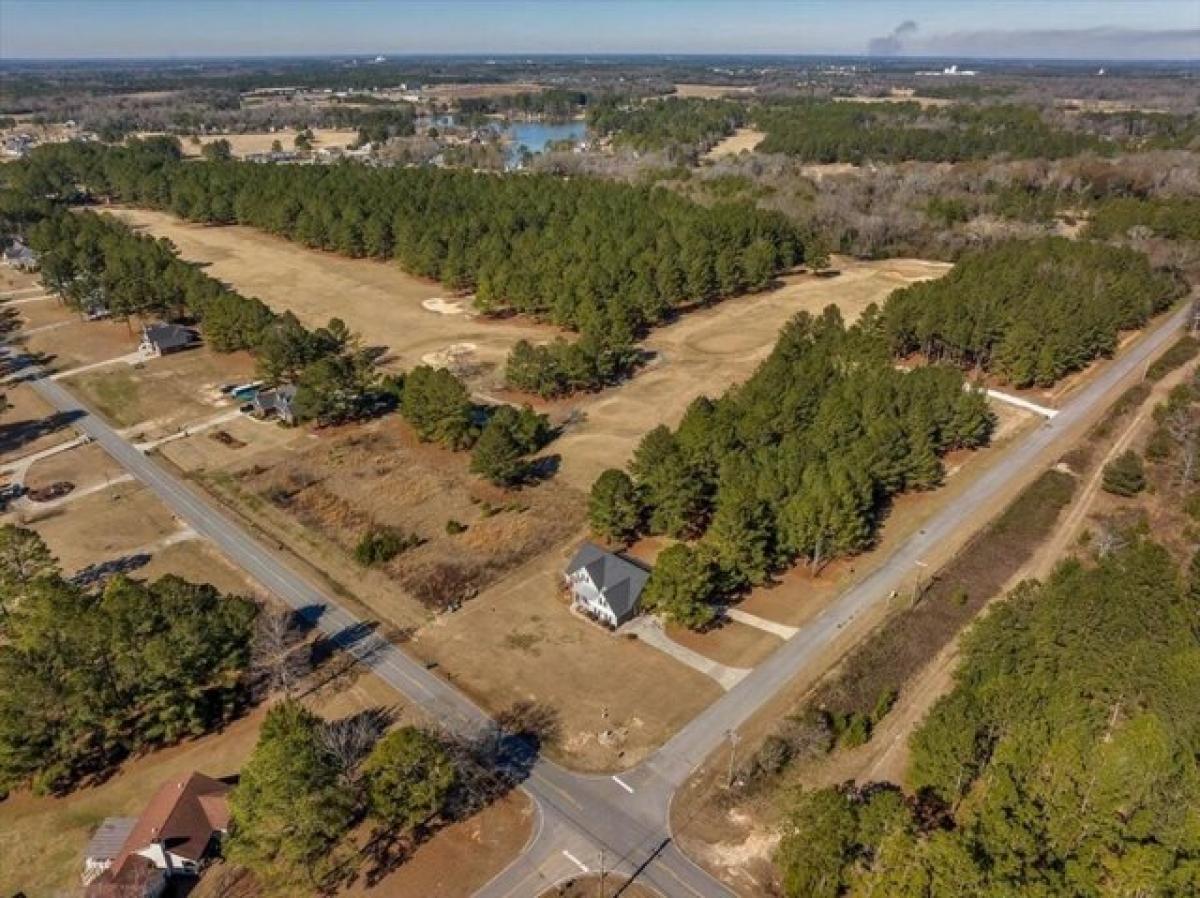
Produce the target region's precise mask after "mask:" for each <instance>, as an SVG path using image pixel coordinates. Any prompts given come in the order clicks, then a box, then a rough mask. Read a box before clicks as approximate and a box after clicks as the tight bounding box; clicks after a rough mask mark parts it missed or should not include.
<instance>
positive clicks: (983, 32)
mask: <svg viewBox="0 0 1200 898" xmlns="http://www.w3.org/2000/svg"><path fill="white" fill-rule="evenodd" d="M869 46H870V47H873V48H874V49H875V50H876V52H881V53H882V52H886V53H888V54H892V55H916V54H933V55H951V56H953V55H964V56H967V55H975V56H979V55H999V56H1057V57H1085V58H1092V57H1097V56H1100V57H1105V58H1164V57H1166V58H1187V59H1198V58H1200V0H909V2H894V0H441V2H432V0H399V2H396V0H393V2H388V0H0V58H4V59H12V58H27V57H113V56H156V57H157V56H191V55H196V56H217V55H291V54H321V53H331V54H344V53H353V54H363V53H384V54H387V53H393V54H401V53H485V54H486V53H496V54H500V53H604V52H629V53H796V54H804V53H864V52H866V50H867V48H868V47H869Z"/></svg>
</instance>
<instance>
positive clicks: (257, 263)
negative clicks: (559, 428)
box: [113, 209, 558, 388]
mask: <svg viewBox="0 0 1200 898" xmlns="http://www.w3.org/2000/svg"><path fill="white" fill-rule="evenodd" d="M113 214H114V215H116V216H117V217H119V218H121V219H122V220H124V221H126V222H128V223H129V224H130V225H133V226H134V227H137V228H139V229H141V230H143V231H145V232H146V233H151V234H153V235H154V236H156V237H167V238H169V239H170V240H171V241H172V242H173V243H174V244H175V245H176V246H177V247H178V248H179V251H180V254H181V255H182V256H183V258H185V259H187V260H189V261H193V262H202V263H211V264H208V265H207V267H206V269H205V271H206V272H207V273H208V274H209V275H211V276H212V277H215V278H218V279H219V280H222V281H224V282H226V283H228V284H229V285H230V286H232V287H233V288H235V289H236V290H239V291H240V292H242V293H243V294H245V295H247V296H256V297H258V298H259V299H261V300H262V301H263V302H265V303H267V304H268V305H269V306H271V308H273V309H275V310H276V311H278V312H282V311H285V310H289V311H292V312H294V313H295V314H296V316H297V317H298V318H299V319H300V320H301V321H302V322H303V323H304V324H305V325H306V326H308V327H319V326H323V325H325V324H327V323H328V321H329V319H330V318H331V317H334V316H336V317H339V318H341V319H342V320H344V321H345V322H346V323H347V324H348V325H349V326H350V328H351V329H352V330H355V331H357V332H358V333H360V334H362V335H363V337H364V339H366V340H367V341H368V342H369V343H374V344H379V345H382V346H385V347H386V348H387V350H388V355H387V357H386V358H385V363H386V364H388V365H395V366H399V367H403V368H411V367H414V366H416V365H419V364H421V361H422V359H423V358H424V357H425V356H426V355H427V354H428V353H435V352H443V351H444V350H445V349H446V348H447V347H448V346H450V345H452V344H455V343H472V344H474V345H475V350H474V353H475V356H476V360H477V362H478V372H477V377H476V380H477V382H478V385H480V386H484V387H487V388H495V387H497V386H498V385H499V379H500V377H501V374H502V371H503V363H504V359H505V356H507V354H508V350H509V349H510V348H511V347H512V345H513V344H514V343H516V342H517V341H518V340H520V339H533V340H545V339H549V338H550V337H552V336H553V335H554V334H555V333H557V332H558V331H557V330H556V329H555V328H551V327H542V326H539V325H536V324H531V323H528V322H521V323H514V321H511V320H506V321H497V320H492V319H488V318H485V317H482V316H470V315H439V314H431V312H430V311H429V309H428V308H426V307H425V305H424V303H425V301H426V300H439V299H440V300H444V298H445V287H443V286H442V285H441V284H438V283H436V282H434V281H424V280H421V279H419V278H415V277H412V276H410V275H407V274H405V273H404V272H402V271H401V270H400V269H399V267H398V266H396V265H395V264H392V263H385V262H379V261H375V260H371V259H348V258H344V257H342V256H337V255H334V254H332V253H321V252H315V251H313V250H309V249H306V248H304V247H302V246H298V245H296V244H293V243H289V242H287V241H286V240H283V239H282V238H279V237H273V236H271V235H269V234H264V233H262V232H260V231H256V230H254V229H252V228H244V227H237V226H234V227H209V226H206V225H198V224H189V223H186V222H182V221H180V220H179V219H176V218H174V217H173V216H171V215H167V214H165V213H161V212H148V211H144V210H133V209H118V210H113ZM488 375H490V377H489V376H488Z"/></svg>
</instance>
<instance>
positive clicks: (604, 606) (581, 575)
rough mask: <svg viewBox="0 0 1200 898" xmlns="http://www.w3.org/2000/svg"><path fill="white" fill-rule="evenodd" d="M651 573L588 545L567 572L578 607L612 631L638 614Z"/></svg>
mask: <svg viewBox="0 0 1200 898" xmlns="http://www.w3.org/2000/svg"><path fill="white" fill-rule="evenodd" d="M649 577H650V572H649V571H648V570H646V569H645V568H644V567H642V566H641V565H639V564H635V563H634V562H632V561H630V560H628V559H627V558H623V557H622V556H620V555H617V554H615V553H613V552H609V551H607V550H605V549H602V548H600V547H599V546H597V545H596V544H595V543H590V542H585V543H584V544H583V545H581V546H580V547H579V549H578V550H577V551H576V552H575V556H574V557H573V558H572V559H571V561H570V563H569V564H568V565H567V569H566V571H565V572H564V578H565V581H566V587H567V589H568V590H569V591H570V592H571V596H572V602H573V604H574V607H575V608H576V609H578V610H579V611H582V612H583V613H584V614H586V615H588V616H589V617H591V618H594V619H596V620H598V621H600V622H601V623H604V624H607V625H608V626H610V627H619V626H621V624H623V623H625V622H626V621H627V620H629V619H630V618H632V617H633V616H634V615H636V614H637V608H638V599H639V598H640V597H641V594H642V589H643V588H644V587H645V586H646V580H647V579H649Z"/></svg>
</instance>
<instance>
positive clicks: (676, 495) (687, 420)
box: [589, 306, 994, 626]
mask: <svg viewBox="0 0 1200 898" xmlns="http://www.w3.org/2000/svg"><path fill="white" fill-rule="evenodd" d="M993 421H994V419H993V417H992V414H991V412H990V411H989V409H988V405H987V400H986V397H985V396H984V395H983V394H982V393H981V392H979V391H975V390H966V389H964V381H963V375H962V372H960V371H959V370H958V369H956V368H954V367H951V366H938V365H934V366H929V367H924V368H920V369H917V370H915V371H912V372H910V373H905V372H902V371H900V370H898V369H897V368H896V367H895V366H894V365H893V363H892V355H891V352H890V351H889V346H888V339H887V335H886V333H885V331H884V328H883V326H882V321H881V320H880V317H879V315H878V313H877V311H876V310H874V309H871V310H868V312H867V313H865V314H864V316H863V317H862V318H861V319H860V321H859V322H858V323H857V324H855V325H854V326H853V327H846V326H845V325H844V324H843V323H842V320H841V317H840V315H839V314H838V311H837V309H836V307H833V306H831V307H829V308H828V309H827V310H826V311H825V313H824V314H823V315H822V316H820V317H816V318H814V317H812V316H810V315H808V314H806V313H801V314H800V315H797V316H796V317H795V318H794V319H793V320H792V321H791V322H789V323H788V325H787V326H786V327H785V328H784V329H783V332H782V333H781V334H780V337H779V340H778V342H777V343H776V345H775V349H774V350H773V352H772V353H771V355H770V357H769V358H768V359H767V360H766V361H765V362H763V364H762V365H760V366H759V368H758V370H757V371H756V372H755V373H754V375H753V376H752V377H751V378H750V379H749V380H748V381H747V382H746V383H745V384H742V385H740V386H736V387H733V388H731V389H730V390H729V391H728V392H727V393H725V395H724V396H722V397H720V398H719V399H717V400H715V401H714V400H710V399H707V398H704V397H702V398H700V399H697V400H696V401H695V402H693V403H692V405H691V406H690V407H689V408H688V410H687V413H686V414H685V415H684V417H683V420H682V421H681V422H680V424H679V427H678V428H676V429H675V430H674V431H671V430H669V429H667V428H666V427H662V426H660V427H658V428H656V429H654V430H652V431H650V432H649V433H648V434H647V435H646V436H645V437H644V438H643V439H642V441H641V443H640V444H639V446H638V448H637V450H636V451H635V452H634V455H633V460H632V461H631V463H630V465H629V474H630V475H631V476H627V475H625V474H624V473H623V472H620V471H615V470H614V471H609V472H606V473H605V474H603V475H601V477H600V478H599V479H598V480H597V482H596V485H595V486H594V487H593V490H592V497H591V501H590V506H589V513H590V518H591V522H592V525H593V528H594V529H596V530H597V531H598V532H600V533H601V535H603V536H605V537H608V538H610V539H615V540H628V539H631V538H633V537H636V536H637V535H639V534H641V533H652V534H666V535H668V536H673V537H684V538H693V539H694V538H697V537H699V541H698V542H697V543H695V544H694V546H688V545H686V544H680V545H677V546H673V547H672V548H670V549H668V550H667V551H666V552H664V553H663V555H664V556H665V558H660V563H659V564H658V565H657V566H656V568H655V570H654V573H653V574H652V575H651V579H650V583H649V584H648V586H647V591H646V594H645V596H646V602H647V604H648V605H649V606H651V607H654V608H656V609H658V610H660V611H662V612H664V613H665V614H667V615H668V616H670V617H673V618H675V619H677V620H679V621H681V622H683V623H686V624H689V625H693V626H702V625H704V624H706V623H708V621H709V620H711V619H712V617H713V616H714V615H715V610H714V609H713V604H714V603H716V602H719V601H721V600H722V599H724V598H725V597H726V596H728V595H729V594H730V593H735V592H737V591H739V590H741V589H742V588H744V587H746V586H748V585H756V584H760V583H762V582H764V581H765V580H766V579H768V578H769V577H770V576H771V575H772V574H773V573H775V572H776V571H778V570H780V569H782V568H783V567H785V566H787V565H789V564H791V563H793V562H794V561H795V560H798V559H803V560H804V561H805V562H806V563H808V564H809V565H811V566H812V567H813V568H814V569H820V567H821V566H823V565H824V564H825V563H827V562H828V561H829V560H830V559H833V558H837V557H839V556H842V555H848V554H852V553H855V552H858V551H861V550H862V549H864V548H866V547H867V546H868V545H870V543H871V542H872V540H873V539H874V537H875V531H876V528H877V526H878V523H879V520H880V518H881V516H882V514H883V511H884V509H885V508H886V507H887V505H888V503H889V501H890V499H891V498H892V497H893V496H894V495H895V494H896V493H898V492H901V491H902V490H906V489H927V488H931V487H934V486H936V485H937V484H938V483H940V482H941V478H942V464H941V460H940V456H941V455H942V454H943V453H945V452H947V451H949V450H951V449H956V448H960V447H976V446H981V445H983V444H985V443H986V442H987V440H988V437H989V435H990V433H991V430H992V426H993ZM664 560H665V561H666V563H665V564H664V563H663V561H664Z"/></svg>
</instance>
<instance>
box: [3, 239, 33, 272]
mask: <svg viewBox="0 0 1200 898" xmlns="http://www.w3.org/2000/svg"><path fill="white" fill-rule="evenodd" d="M4 264H5V265H7V266H8V267H9V268H17V269H20V270H21V271H33V270H34V269H35V268H37V264H38V259H37V253H35V252H34V251H33V250H31V249H30V248H29V247H28V246H26V245H25V244H24V243H22V242H21V241H20V240H14V241H13V242H12V245H11V246H9V247H7V248H6V249H5V250H4Z"/></svg>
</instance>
